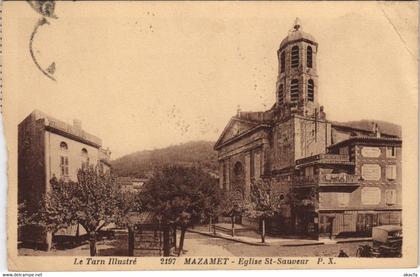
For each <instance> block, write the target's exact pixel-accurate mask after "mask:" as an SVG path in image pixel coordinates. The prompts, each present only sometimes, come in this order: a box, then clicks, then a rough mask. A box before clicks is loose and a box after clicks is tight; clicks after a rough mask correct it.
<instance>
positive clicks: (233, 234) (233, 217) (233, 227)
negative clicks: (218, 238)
mask: <svg viewBox="0 0 420 277" xmlns="http://www.w3.org/2000/svg"><path fill="white" fill-rule="evenodd" d="M234 236H235V216H232V237H234Z"/></svg>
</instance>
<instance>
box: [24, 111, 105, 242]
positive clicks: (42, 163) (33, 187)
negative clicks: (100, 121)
mask: <svg viewBox="0 0 420 277" xmlns="http://www.w3.org/2000/svg"><path fill="white" fill-rule="evenodd" d="M110 155H111V152H110V151H109V149H103V148H102V141H101V139H99V138H98V137H96V136H93V135H91V134H89V133H87V132H85V131H84V130H83V129H82V124H81V122H80V121H79V120H74V123H73V125H70V124H67V123H65V122H62V121H60V120H57V119H55V118H53V117H51V116H48V115H46V114H44V113H42V112H40V111H36V110H35V111H33V112H32V113H31V114H30V115H29V116H27V117H26V118H25V119H24V120H23V121H22V122H21V123H20V124H19V125H18V202H19V203H23V202H25V205H26V207H27V209H28V210H34V209H36V207H37V206H38V205H39V203H40V200H41V198H42V196H43V195H44V194H45V193H46V192H47V191H48V190H49V188H50V180H51V179H52V178H53V177H56V178H58V179H60V178H62V179H65V180H72V181H77V172H78V170H79V169H80V168H81V167H82V166H84V165H98V167H99V168H100V170H109V169H110V166H109V164H110V163H109V162H110ZM76 231H79V232H80V231H81V230H79V228H78V227H77V226H75V228H69V229H68V230H62V231H61V233H62V234H61V235H75V234H76ZM82 231H83V230H82ZM19 240H20V241H23V242H31V243H36V244H39V245H42V246H45V247H46V248H47V249H48V248H49V247H50V246H51V242H52V236H51V234H48V233H46V232H45V231H44V230H42V229H41V228H38V227H33V226H32V227H25V228H22V229H21V230H20V232H19Z"/></svg>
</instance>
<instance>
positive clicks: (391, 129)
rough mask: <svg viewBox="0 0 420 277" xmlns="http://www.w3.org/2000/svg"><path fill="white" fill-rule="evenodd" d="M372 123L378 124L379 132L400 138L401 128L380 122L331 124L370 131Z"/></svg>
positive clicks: (334, 122) (364, 121)
mask: <svg viewBox="0 0 420 277" xmlns="http://www.w3.org/2000/svg"><path fill="white" fill-rule="evenodd" d="M372 122H375V123H377V124H378V127H379V131H380V132H382V133H385V134H388V135H393V136H398V137H401V126H399V125H397V124H393V123H390V122H386V121H381V120H366V119H364V120H357V121H347V122H337V121H333V124H339V125H346V126H349V127H353V128H358V129H364V130H369V131H370V130H372Z"/></svg>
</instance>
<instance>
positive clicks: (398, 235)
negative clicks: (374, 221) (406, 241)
mask: <svg viewBox="0 0 420 277" xmlns="http://www.w3.org/2000/svg"><path fill="white" fill-rule="evenodd" d="M372 241H373V246H370V245H367V244H365V245H360V246H359V248H358V249H357V252H356V256H357V257H381V258H385V257H389V258H391V257H394V258H395V257H401V256H402V252H401V249H402V228H401V226H396V225H382V226H376V227H373V228H372Z"/></svg>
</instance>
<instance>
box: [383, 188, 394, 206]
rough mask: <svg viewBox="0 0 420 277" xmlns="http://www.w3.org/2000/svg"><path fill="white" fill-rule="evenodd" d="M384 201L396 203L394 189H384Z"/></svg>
mask: <svg viewBox="0 0 420 277" xmlns="http://www.w3.org/2000/svg"><path fill="white" fill-rule="evenodd" d="M385 203H386V204H387V205H395V204H396V203H397V191H396V190H395V189H387V190H385Z"/></svg>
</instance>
